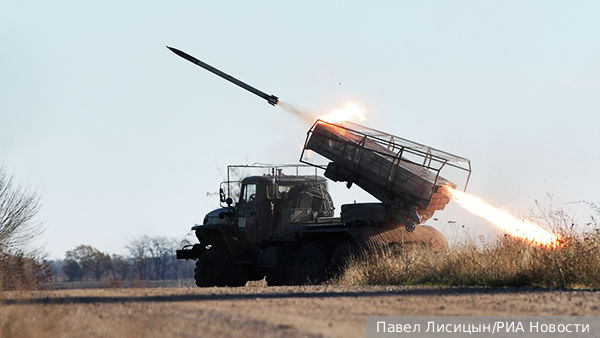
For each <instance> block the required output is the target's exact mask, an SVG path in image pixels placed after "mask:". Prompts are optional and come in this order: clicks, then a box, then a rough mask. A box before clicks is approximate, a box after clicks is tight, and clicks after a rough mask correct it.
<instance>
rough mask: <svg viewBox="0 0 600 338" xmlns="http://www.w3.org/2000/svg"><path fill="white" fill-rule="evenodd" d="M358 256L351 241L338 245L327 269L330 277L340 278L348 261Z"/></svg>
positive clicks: (356, 249) (356, 248)
mask: <svg viewBox="0 0 600 338" xmlns="http://www.w3.org/2000/svg"><path fill="white" fill-rule="evenodd" d="M358 254H359V251H358V247H357V246H356V244H355V243H354V242H353V241H347V242H343V243H342V244H340V245H338V246H337V248H336V249H335V250H334V251H333V255H332V257H331V266H330V267H329V273H330V277H331V278H337V277H340V276H341V275H342V274H343V273H344V271H345V270H346V268H347V267H348V264H349V262H350V260H352V259H353V258H356V257H358Z"/></svg>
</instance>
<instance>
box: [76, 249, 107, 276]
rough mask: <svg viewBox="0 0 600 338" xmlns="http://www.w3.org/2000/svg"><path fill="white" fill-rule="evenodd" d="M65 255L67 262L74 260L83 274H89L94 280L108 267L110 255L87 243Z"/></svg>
mask: <svg viewBox="0 0 600 338" xmlns="http://www.w3.org/2000/svg"><path fill="white" fill-rule="evenodd" d="M65 256H66V259H65V261H66V262H67V263H70V262H76V263H77V264H78V265H79V266H80V267H81V270H82V273H83V276H85V275H86V274H91V275H93V276H94V279H96V280H100V279H101V278H102V275H103V274H104V273H105V272H107V271H108V270H109V269H110V263H111V262H110V256H109V255H107V254H105V253H103V252H101V251H100V250H98V249H96V248H93V247H91V246H89V245H80V246H78V247H77V248H75V249H74V250H70V251H67V253H66V255H65ZM66 272H67V271H66V270H65V273H66Z"/></svg>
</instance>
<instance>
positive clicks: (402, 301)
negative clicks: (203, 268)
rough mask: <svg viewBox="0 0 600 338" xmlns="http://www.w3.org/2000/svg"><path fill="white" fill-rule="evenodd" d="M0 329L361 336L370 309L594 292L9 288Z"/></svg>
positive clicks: (21, 333) (68, 333) (478, 305)
mask: <svg viewBox="0 0 600 338" xmlns="http://www.w3.org/2000/svg"><path fill="white" fill-rule="evenodd" d="M0 298H1V299H0V337H2V338H9V337H364V335H365V318H366V316H371V315H391V316H415V315H442V316H444V315H466V316H484V315H486V316H489V315H499V316H508V315H510V316H515V315H527V316H535V315H567V316H571V315H572V316H580V315H588V316H599V315H600V292H598V291H584V290H549V289H541V288H476V287H423V286H418V287H407V286H340V285H336V286H333V285H323V286H303V287H266V286H265V285H264V284H263V283H260V282H255V283H253V284H249V285H247V286H246V287H243V288H187V287H184V288H152V289H150V288H147V289H88V290H48V291H11V292H3V293H1V294H0Z"/></svg>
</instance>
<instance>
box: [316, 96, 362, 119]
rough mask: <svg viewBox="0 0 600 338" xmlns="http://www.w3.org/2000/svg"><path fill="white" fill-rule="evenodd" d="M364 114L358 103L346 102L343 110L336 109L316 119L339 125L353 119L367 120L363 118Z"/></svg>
mask: <svg viewBox="0 0 600 338" xmlns="http://www.w3.org/2000/svg"><path fill="white" fill-rule="evenodd" d="M366 112H367V111H366V110H365V109H364V108H363V107H361V106H360V105H359V104H358V103H355V102H350V101H348V102H346V106H345V107H344V108H336V109H334V110H332V111H331V113H329V114H327V115H323V116H320V117H318V119H319V120H322V121H325V122H329V123H341V122H344V121H348V120H353V119H357V120H359V121H364V120H366V119H367V118H366V117H365V113H366Z"/></svg>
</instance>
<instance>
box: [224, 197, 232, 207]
mask: <svg viewBox="0 0 600 338" xmlns="http://www.w3.org/2000/svg"><path fill="white" fill-rule="evenodd" d="M225 203H227V206H230V205H231V204H232V203H233V200H232V199H231V197H227V199H226V200H225Z"/></svg>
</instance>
